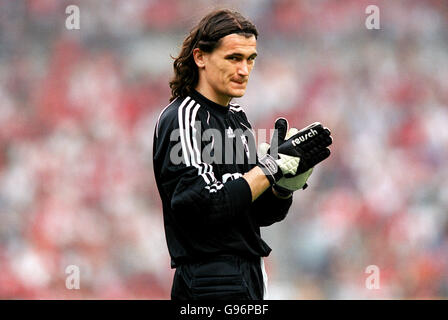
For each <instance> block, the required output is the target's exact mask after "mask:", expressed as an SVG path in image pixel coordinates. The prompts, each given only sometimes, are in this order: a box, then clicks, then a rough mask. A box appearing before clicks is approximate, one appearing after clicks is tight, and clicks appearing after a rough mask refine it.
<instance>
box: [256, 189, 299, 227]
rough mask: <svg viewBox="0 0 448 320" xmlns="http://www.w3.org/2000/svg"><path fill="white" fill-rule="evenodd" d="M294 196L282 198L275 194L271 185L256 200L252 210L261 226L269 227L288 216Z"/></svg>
mask: <svg viewBox="0 0 448 320" xmlns="http://www.w3.org/2000/svg"><path fill="white" fill-rule="evenodd" d="M292 198H293V197H290V198H288V199H280V198H278V197H276V196H275V195H274V193H273V192H272V188H271V187H269V188H268V189H267V190H266V191H265V192H263V194H262V195H261V196H259V197H258V198H257V200H255V202H254V203H253V207H252V210H251V214H252V215H253V216H254V218H255V221H257V223H258V225H259V226H260V227H267V226H270V225H272V224H274V223H276V222H279V221H282V220H283V219H285V218H286V215H287V214H288V211H289V208H290V207H291V204H292Z"/></svg>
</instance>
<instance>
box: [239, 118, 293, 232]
mask: <svg viewBox="0 0 448 320" xmlns="http://www.w3.org/2000/svg"><path fill="white" fill-rule="evenodd" d="M240 115H241V116H242V119H243V121H244V122H245V123H246V125H247V127H248V128H249V129H250V130H252V125H251V124H250V122H249V120H248V119H247V116H246V114H245V113H244V112H241V113H240ZM252 134H254V133H253V132H252ZM254 141H255V135H254ZM255 149H256V148H255ZM257 161H258V155H257ZM292 198H293V197H290V198H288V199H280V198H277V197H276V196H275V195H274V194H273V193H272V188H271V187H269V188H268V189H267V190H266V191H265V192H263V194H262V195H260V196H259V197H258V198H257V200H255V202H254V203H253V206H252V208H251V214H252V215H253V217H254V219H255V221H256V222H257V223H258V225H259V226H260V227H267V226H270V225H272V224H274V223H275V222H279V221H282V220H283V219H285V217H286V215H287V214H288V210H289V208H290V207H291V204H292Z"/></svg>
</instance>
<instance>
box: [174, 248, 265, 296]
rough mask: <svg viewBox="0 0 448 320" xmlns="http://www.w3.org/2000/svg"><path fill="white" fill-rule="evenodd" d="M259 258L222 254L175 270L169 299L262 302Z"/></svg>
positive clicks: (261, 277) (183, 265)
mask: <svg viewBox="0 0 448 320" xmlns="http://www.w3.org/2000/svg"><path fill="white" fill-rule="evenodd" d="M263 291H264V283H263V273H262V270H261V260H260V258H258V259H254V260H250V259H245V258H241V257H238V256H231V255H223V256H217V257H213V258H208V259H206V260H202V261H200V262H197V263H186V264H181V265H180V266H178V267H177V268H176V272H175V274H174V279H173V286H172V289H171V299H172V300H263Z"/></svg>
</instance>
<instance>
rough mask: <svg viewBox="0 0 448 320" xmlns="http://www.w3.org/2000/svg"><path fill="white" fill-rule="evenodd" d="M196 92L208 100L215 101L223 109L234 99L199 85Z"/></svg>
mask: <svg viewBox="0 0 448 320" xmlns="http://www.w3.org/2000/svg"><path fill="white" fill-rule="evenodd" d="M195 90H196V91H197V92H199V93H200V94H202V95H203V96H204V97H206V98H207V99H208V100H210V101H213V102H215V103H217V104H219V105H221V106H223V107H227V106H228V105H229V102H230V100H232V98H230V97H227V96H221V95H218V94H216V92H215V91H214V90H213V89H212V88H208V87H203V86H200V85H198V86H197V87H196V88H195Z"/></svg>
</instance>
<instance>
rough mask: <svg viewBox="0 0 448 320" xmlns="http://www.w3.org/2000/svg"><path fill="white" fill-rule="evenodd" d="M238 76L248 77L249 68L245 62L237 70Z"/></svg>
mask: <svg viewBox="0 0 448 320" xmlns="http://www.w3.org/2000/svg"><path fill="white" fill-rule="evenodd" d="M238 75H240V76H248V75H249V67H248V65H247V62H246V61H242V62H241V64H240V66H239V68H238Z"/></svg>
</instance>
